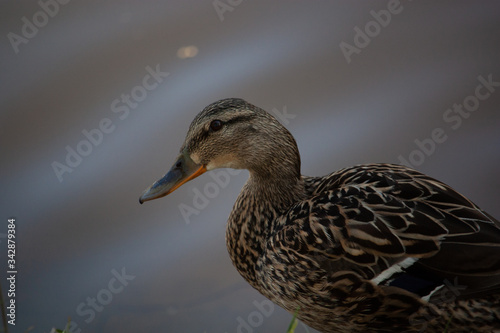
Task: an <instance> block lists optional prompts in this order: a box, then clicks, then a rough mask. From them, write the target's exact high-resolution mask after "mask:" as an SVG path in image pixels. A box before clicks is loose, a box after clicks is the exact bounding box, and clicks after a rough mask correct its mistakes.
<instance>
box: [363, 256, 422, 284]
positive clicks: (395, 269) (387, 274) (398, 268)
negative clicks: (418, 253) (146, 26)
mask: <svg viewBox="0 0 500 333" xmlns="http://www.w3.org/2000/svg"><path fill="white" fill-rule="evenodd" d="M417 260H418V258H406V259H405V260H402V261H400V262H398V263H396V264H394V265H392V266H390V267H389V268H387V269H385V270H383V271H382V272H380V274H379V275H377V276H376V277H374V278H373V279H371V281H372V282H373V283H375V284H377V285H378V284H380V283H381V282H383V281H386V280H388V279H390V278H391V277H392V276H393V275H394V274H397V273H400V272H402V271H403V269H405V268H408V267H410V266H411V265H413V264H414V263H415V262H416V261H417Z"/></svg>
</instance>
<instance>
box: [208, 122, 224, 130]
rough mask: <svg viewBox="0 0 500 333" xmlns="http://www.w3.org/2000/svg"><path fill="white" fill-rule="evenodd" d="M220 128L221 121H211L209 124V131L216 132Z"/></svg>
mask: <svg viewBox="0 0 500 333" xmlns="http://www.w3.org/2000/svg"><path fill="white" fill-rule="evenodd" d="M221 128H222V121H220V120H212V122H211V123H210V129H211V130H212V131H214V132H217V131H218V130H220V129H221Z"/></svg>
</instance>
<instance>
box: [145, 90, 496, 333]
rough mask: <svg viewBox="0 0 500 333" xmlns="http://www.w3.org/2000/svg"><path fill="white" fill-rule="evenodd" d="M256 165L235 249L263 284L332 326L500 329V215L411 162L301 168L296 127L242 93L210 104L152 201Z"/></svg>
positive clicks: (148, 194)
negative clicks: (321, 170) (205, 177)
mask: <svg viewBox="0 0 500 333" xmlns="http://www.w3.org/2000/svg"><path fill="white" fill-rule="evenodd" d="M220 167H232V168H239V169H240V168H241V169H248V170H249V172H250V177H249V179H248V181H247V183H246V184H245V185H244V187H243V189H242V191H241V193H240V195H239V197H238V199H237V200H236V203H235V205H234V208H233V211H232V212H231V214H230V216H229V220H228V225H227V232H226V242H227V248H228V251H229V254H230V257H231V260H232V261H233V264H234V265H235V267H236V269H237V270H238V271H239V273H240V274H241V275H242V276H243V277H244V278H245V279H246V280H247V281H248V282H249V283H250V284H251V285H252V286H253V287H254V288H255V289H257V290H258V291H259V292H261V293H262V294H263V295H265V296H266V297H268V298H269V299H271V300H272V301H273V302H275V303H276V304H278V305H280V306H282V307H283V308H285V309H286V310H288V311H289V312H291V313H293V312H294V311H295V310H296V309H299V311H298V318H299V319H300V320H301V321H303V322H305V323H306V324H308V325H309V326H311V327H313V328H315V329H317V330H320V331H322V332H404V331H408V332H419V331H420V332H444V331H445V330H447V331H448V332H497V331H500V223H499V222H498V221H497V220H495V219H494V218H493V217H491V216H490V215H488V214H487V213H485V212H484V211H482V210H481V209H480V208H478V207H477V206H476V205H475V204H474V203H472V202H471V201H470V200H468V199H467V198H465V197H464V196H462V195H461V194H459V193H458V192H456V191H455V190H453V189H452V188H451V187H449V186H447V185H445V184H443V183H441V182H439V181H437V180H435V179H432V178H430V177H428V176H426V175H423V174H421V173H419V172H417V171H415V170H412V169H410V168H407V167H403V166H399V165H392V164H369V165H359V166H354V167H350V168H346V169H342V170H340V171H337V172H334V173H332V174H330V175H327V176H324V177H307V176H302V175H301V173H300V156H299V152H298V149H297V145H296V143H295V140H294V139H293V137H292V135H291V134H290V133H289V132H288V130H286V128H284V127H283V126H282V125H281V124H280V123H279V122H278V121H277V120H276V119H275V118H274V117H272V116H271V115H270V114H268V113H267V112H265V111H263V110H261V109H259V108H257V107H255V106H253V105H251V104H249V103H247V102H245V101H243V100H241V99H225V100H222V101H218V102H216V103H213V104H211V105H209V106H208V107H206V108H205V109H204V110H203V111H202V112H201V113H200V114H198V115H197V116H196V118H195V119H194V120H193V122H192V123H191V126H190V128H189V131H188V134H187V136H186V139H185V142H184V145H183V147H182V148H181V155H180V156H179V158H178V160H177V162H176V163H175V164H174V166H173V167H172V169H171V170H170V171H169V173H168V174H167V175H165V177H163V178H162V179H160V180H159V181H158V182H156V183H155V184H153V185H152V186H151V187H150V188H149V189H148V190H146V191H145V193H144V194H143V196H142V197H141V199H140V201H141V203H142V202H143V201H146V200H152V199H155V198H158V197H161V196H164V195H167V194H169V193H170V192H172V191H173V190H175V189H176V188H177V187H179V186H180V185H182V184H183V183H184V182H186V181H188V180H190V179H192V178H194V177H196V176H198V175H200V174H201V173H203V172H205V171H206V170H212V169H215V168H220Z"/></svg>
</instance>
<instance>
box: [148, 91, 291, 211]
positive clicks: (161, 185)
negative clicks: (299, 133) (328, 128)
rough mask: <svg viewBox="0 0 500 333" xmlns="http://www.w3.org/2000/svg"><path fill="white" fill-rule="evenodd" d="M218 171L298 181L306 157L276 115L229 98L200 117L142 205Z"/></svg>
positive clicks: (152, 186)
mask: <svg viewBox="0 0 500 333" xmlns="http://www.w3.org/2000/svg"><path fill="white" fill-rule="evenodd" d="M217 168H233V169H247V170H249V171H250V177H254V178H260V179H264V180H269V181H270V180H271V179H274V178H280V179H281V178H286V177H292V178H295V179H298V178H300V157H299V152H298V148H297V144H296V142H295V139H294V138H293V136H292V135H291V134H290V132H288V130H287V129H286V128H285V127H284V126H283V125H281V124H280V123H279V122H278V121H277V120H276V119H275V118H274V117H273V116H272V115H270V114H269V113H267V112H266V111H264V110H262V109H260V108H258V107H256V106H254V105H252V104H250V103H248V102H246V101H244V100H242V99H236V98H228V99H223V100H220V101H217V102H215V103H212V104H210V105H209V106H207V107H206V108H205V109H203V111H201V112H200V113H199V114H198V115H197V116H196V117H195V118H194V120H193V122H192V123H191V125H190V126H189V130H188V132H187V135H186V139H185V140H184V144H183V145H182V147H181V149H180V155H179V156H178V157H177V159H176V160H175V162H174V164H173V166H172V167H171V169H170V170H169V171H168V172H167V173H166V174H165V175H164V176H163V177H162V178H160V179H159V180H157V181H156V182H155V183H154V184H153V185H151V186H150V187H149V188H147V189H146V190H145V191H144V192H143V194H142V195H141V197H140V199H139V202H140V203H141V204H142V203H143V202H145V201H148V200H153V199H157V198H161V197H164V196H166V195H168V194H170V193H172V192H173V191H174V190H175V189H177V188H179V187H180V186H181V185H183V184H184V183H186V182H188V181H190V180H192V179H194V178H196V177H198V176H200V175H201V174H203V173H205V172H206V171H209V170H213V169H217Z"/></svg>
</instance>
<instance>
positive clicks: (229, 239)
mask: <svg viewBox="0 0 500 333" xmlns="http://www.w3.org/2000/svg"><path fill="white" fill-rule="evenodd" d="M304 193H305V189H304V181H303V179H302V177H301V176H300V175H298V176H297V175H286V174H282V175H281V176H280V177H265V176H263V175H262V174H256V173H255V172H252V171H250V178H249V179H248V181H247V183H246V184H245V185H244V187H243V189H242V191H241V193H240V195H239V197H238V199H237V200H236V203H235V204H234V207H233V211H232V212H231V215H230V216H229V220H228V225H227V230H226V245H227V249H228V251H229V255H230V257H231V260H232V262H233V264H234V266H235V267H236V269H237V270H238V271H239V273H240V274H241V275H242V276H243V277H244V278H245V279H246V280H247V281H248V282H249V283H250V284H251V285H252V286H253V287H254V288H256V289H259V284H258V281H257V278H256V274H257V273H258V272H259V270H260V269H261V267H260V263H259V257H260V256H261V255H262V253H263V252H264V251H265V243H266V241H267V238H268V235H269V234H270V233H271V232H272V230H273V229H274V228H276V227H277V226H278V222H277V221H276V219H277V218H278V217H279V216H281V215H282V214H284V212H286V210H287V209H288V208H289V207H290V206H291V205H293V204H294V203H295V202H298V201H300V200H301V199H303V197H304Z"/></svg>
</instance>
